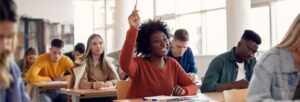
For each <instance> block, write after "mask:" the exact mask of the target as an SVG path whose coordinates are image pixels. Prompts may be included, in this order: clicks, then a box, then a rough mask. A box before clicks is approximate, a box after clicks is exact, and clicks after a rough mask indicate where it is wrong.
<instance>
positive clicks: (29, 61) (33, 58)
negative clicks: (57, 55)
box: [26, 54, 36, 63]
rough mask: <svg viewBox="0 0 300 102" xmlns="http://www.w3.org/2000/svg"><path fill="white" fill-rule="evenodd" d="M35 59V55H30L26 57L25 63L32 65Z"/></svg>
mask: <svg viewBox="0 0 300 102" xmlns="http://www.w3.org/2000/svg"><path fill="white" fill-rule="evenodd" d="M35 59H36V55H34V54H30V55H27V56H26V61H27V62H28V63H33V62H34V61H35Z"/></svg>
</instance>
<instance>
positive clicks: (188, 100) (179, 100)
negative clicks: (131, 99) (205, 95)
mask: <svg viewBox="0 0 300 102" xmlns="http://www.w3.org/2000/svg"><path fill="white" fill-rule="evenodd" d="M143 100H146V101H159V102H209V100H207V99H202V98H201V97H197V96H164V95H161V96H152V97H144V99H143Z"/></svg>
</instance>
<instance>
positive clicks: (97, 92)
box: [61, 89, 117, 96]
mask: <svg viewBox="0 0 300 102" xmlns="http://www.w3.org/2000/svg"><path fill="white" fill-rule="evenodd" d="M61 92H63V93H65V94H67V95H75V96H117V89H61Z"/></svg>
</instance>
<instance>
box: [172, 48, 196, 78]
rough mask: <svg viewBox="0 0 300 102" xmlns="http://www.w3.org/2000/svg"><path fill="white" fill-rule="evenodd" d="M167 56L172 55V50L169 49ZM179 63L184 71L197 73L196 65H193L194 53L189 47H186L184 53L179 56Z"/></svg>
mask: <svg viewBox="0 0 300 102" xmlns="http://www.w3.org/2000/svg"><path fill="white" fill-rule="evenodd" d="M167 56H169V57H173V58H174V56H173V54H172V50H169V52H168V54H167ZM179 64H180V65H181V67H182V68H183V69H184V71H185V72H186V73H197V67H196V65H195V60H194V55H193V52H192V50H191V48H190V47H187V49H186V51H185V52H184V54H183V55H182V56H181V57H180V62H179Z"/></svg>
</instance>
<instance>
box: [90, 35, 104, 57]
mask: <svg viewBox="0 0 300 102" xmlns="http://www.w3.org/2000/svg"><path fill="white" fill-rule="evenodd" d="M91 44H92V45H91V51H92V55H97V56H99V55H101V54H102V53H103V52H104V47H103V40H102V39H101V38H99V37H95V38H94V39H93V40H92V42H91Z"/></svg>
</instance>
